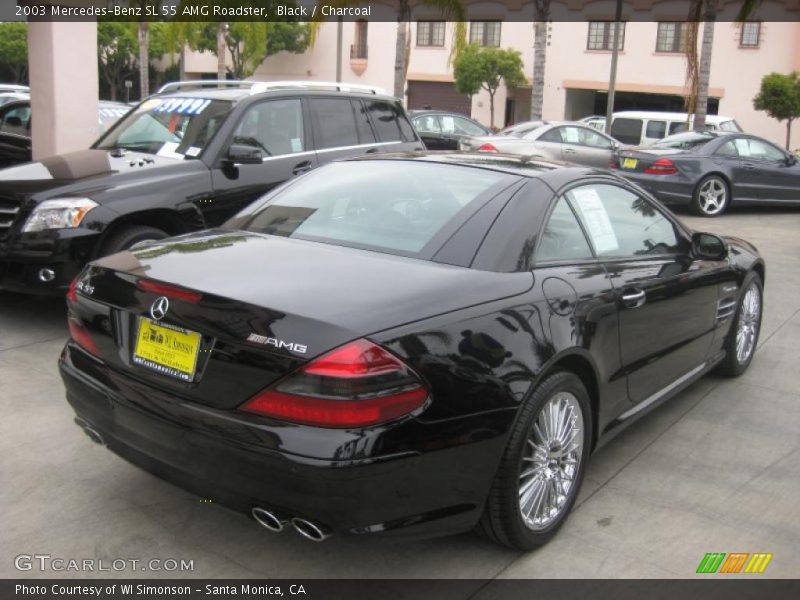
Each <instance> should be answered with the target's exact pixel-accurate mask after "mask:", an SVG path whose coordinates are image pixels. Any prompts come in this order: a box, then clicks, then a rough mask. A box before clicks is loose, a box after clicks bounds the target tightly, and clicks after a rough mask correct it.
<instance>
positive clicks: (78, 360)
mask: <svg viewBox="0 0 800 600" xmlns="http://www.w3.org/2000/svg"><path fill="white" fill-rule="evenodd" d="M90 364H91V366H87V365H90ZM59 367H60V372H61V376H62V379H63V381H64V384H65V386H66V393H67V400H68V401H69V403H70V404H71V405H72V407H73V408H74V410H75V412H76V414H77V415H78V416H79V417H80V418H82V419H83V420H85V421H86V422H87V423H88V425H89V426H90V427H91V428H92V429H94V430H95V431H97V432H98V433H99V434H100V435H101V436H102V438H103V441H104V443H105V444H106V446H107V447H108V448H109V449H110V450H112V451H113V452H115V453H116V454H118V455H119V456H121V457H122V458H125V459H126V460H128V461H129V462H131V463H133V464H135V465H137V466H139V467H141V468H143V469H145V470H147V471H149V472H151V473H153V474H155V475H157V476H159V477H161V478H163V479H165V480H167V481H170V482H172V483H174V484H176V485H178V486H180V487H182V488H184V489H187V490H189V491H190V492H193V493H195V494H197V495H199V496H201V497H203V498H210V499H212V500H213V501H214V502H216V503H218V504H222V505H225V506H228V507H230V508H233V509H236V510H239V511H243V512H249V511H250V509H251V508H253V507H255V506H260V507H263V508H266V509H269V510H272V511H275V512H278V513H281V514H283V515H286V516H288V517H293V516H297V517H303V518H306V519H310V520H313V521H316V522H318V523H321V524H322V525H324V526H326V527H327V528H329V529H330V530H331V531H332V532H333V533H337V534H348V535H363V534H381V535H391V536H402V537H405V538H410V539H414V538H423V537H430V536H435V535H446V534H451V533H458V532H462V531H466V530H469V529H471V528H472V527H473V526H474V525H475V523H476V522H477V521H478V519H479V518H480V514H481V511H482V507H483V503H484V501H485V498H486V495H487V493H488V489H489V486H490V484H491V481H492V478H493V476H494V469H495V468H496V464H497V460H499V457H500V455H501V453H502V450H503V447H504V444H505V437H504V436H498V437H495V438H491V439H487V440H481V441H474V442H470V443H464V444H461V445H458V446H452V447H449V448H445V449H441V450H433V451H429V452H405V453H398V454H394V455H380V456H372V457H370V458H358V459H350V460H342V459H341V458H337V457H336V456H335V455H336V454H339V455H342V454H343V455H345V456H349V455H352V451H351V449H348V448H345V447H342V448H339V449H338V450H337V451H335V452H333V454H334V456H329V457H313V458H312V457H308V456H303V455H300V454H294V453H289V452H284V451H276V450H275V449H274V448H268V447H266V446H265V445H263V444H260V443H258V442H257V441H256V442H253V440H258V439H259V437H263V435H264V433H265V431H267V430H268V429H269V427H268V426H267V425H264V424H259V425H254V424H252V423H247V422H246V421H243V422H242V423H237V426H238V427H239V428H238V431H239V432H240V433H241V431H242V427H241V426H245V427H246V426H250V427H253V428H256V427H257V428H258V429H259V431H258V433H257V434H255V435H253V436H251V437H250V439H248V437H247V436H246V435H236V436H235V438H234V437H232V436H229V435H226V433H228V432H229V431H231V427H230V421H231V420H237V415H236V413H235V412H233V411H222V410H217V409H211V408H208V407H198V406H196V405H192V404H191V403H188V402H185V401H182V400H180V399H177V398H175V397H172V396H169V395H167V394H164V393H162V392H159V391H158V390H155V389H152V388H150V387H145V386H144V385H143V384H140V383H139V382H137V381H135V380H133V379H131V378H130V377H128V376H126V375H123V374H120V373H116V372H113V371H111V370H109V369H108V368H107V367H105V366H104V365H102V364H100V363H98V362H97V361H94V360H93V359H92V358H90V357H89V356H88V355H86V354H85V353H84V352H83V351H82V350H80V349H79V348H77V347H76V346H74V344H72V343H71V342H69V343H67V345H66V347H65V348H64V351H63V352H62V356H61V359H60V361H59ZM90 374H91V375H90ZM215 424H216V426H215ZM274 429H275V436H276V437H280V435H281V432H280V428H274ZM316 431H317V435H320V436H325V437H327V438H328V441H330V437H331V436H336V435H338V432H337V430H316ZM326 445H327V444H326ZM313 447H315V445H314V443H313V440H309V448H313ZM316 447H318V446H316ZM369 453H370V449H363V451H362V452H359V453H357V455H358V454H361V455H363V454H369Z"/></svg>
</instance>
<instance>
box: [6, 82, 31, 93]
mask: <svg viewBox="0 0 800 600" xmlns="http://www.w3.org/2000/svg"><path fill="white" fill-rule="evenodd" d="M5 92H14V93H20V94H30V93H31V88H30V87H28V86H27V85H18V84H16V83H0V93H5Z"/></svg>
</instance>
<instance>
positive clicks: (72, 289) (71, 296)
mask: <svg viewBox="0 0 800 600" xmlns="http://www.w3.org/2000/svg"><path fill="white" fill-rule="evenodd" d="M80 277H81V276H80V275H77V276H76V277H75V279H73V280H72V281H70V282H69V287H68V288H67V302H77V301H78V280H79V279H80Z"/></svg>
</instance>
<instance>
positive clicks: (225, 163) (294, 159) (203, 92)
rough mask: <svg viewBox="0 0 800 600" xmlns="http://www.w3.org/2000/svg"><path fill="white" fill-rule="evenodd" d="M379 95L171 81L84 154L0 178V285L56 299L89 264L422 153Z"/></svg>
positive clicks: (402, 118) (362, 90)
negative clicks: (305, 187) (318, 182)
mask: <svg viewBox="0 0 800 600" xmlns="http://www.w3.org/2000/svg"><path fill="white" fill-rule="evenodd" d="M220 85H223V86H227V87H226V88H219V87H218V86H220ZM212 86H213V87H212ZM379 92H380V90H377V89H375V88H367V87H364V86H356V85H350V84H336V83H330V84H327V83H324V82H309V83H304V82H291V81H290V82H269V83H265V82H222V83H220V82H214V81H202V82H182V83H176V84H170V85H168V86H166V87H165V88H162V91H161V93H160V94H158V95H156V96H155V97H151V98H149V99H147V100H145V101H144V102H142V103H141V104H139V105H138V106H137V107H136V108H135V109H133V110H132V111H131V112H129V113H128V114H127V116H125V117H124V118H122V119H121V120H120V121H119V122H118V123H117V124H116V125H115V126H114V127H112V128H111V129H110V130H109V131H107V132H106V133H105V135H103V136H102V137H101V138H100V139H99V140H98V141H97V142H96V143H95V144H94V145H93V146H92V148H91V149H89V150H83V151H80V152H71V153H68V154H64V155H61V156H56V157H52V158H48V159H44V160H41V161H38V162H35V163H30V164H26V165H19V166H16V167H12V168H9V169H5V170H2V171H0V288H5V289H9V290H16V291H23V292H31V293H53V294H63V293H64V291H65V290H66V289H67V285H68V284H69V282H70V280H72V278H73V277H74V276H75V274H76V273H78V272H79V271H80V269H81V268H82V267H83V265H84V264H85V263H86V262H88V261H89V260H91V259H93V258H95V257H98V256H103V255H106V254H112V253H114V252H117V251H119V250H123V249H125V248H129V247H130V246H132V245H134V244H136V243H138V242H141V241H143V240H155V239H161V238H165V237H167V236H169V235H174V234H178V233H183V232H187V231H194V230H197V229H203V228H206V227H214V226H217V225H220V224H221V223H223V222H224V221H225V220H226V219H228V218H229V217H231V216H232V215H234V214H236V213H237V212H238V211H239V210H241V209H242V208H243V207H245V206H246V205H247V204H249V203H250V202H252V201H253V200H254V199H256V198H258V197H259V196H261V195H262V194H263V193H264V192H266V191H267V190H269V189H271V188H273V187H275V186H277V185H278V184H280V183H283V182H284V181H286V180H287V179H291V178H292V177H294V176H296V175H300V174H302V173H305V172H307V171H310V170H312V169H314V168H315V167H316V166H317V165H318V164H322V163H325V162H328V161H330V160H333V159H337V158H344V157H349V156H357V155H360V154H370V153H381V152H385V151H387V150H398V151H406V150H421V149H422V148H423V145H422V141H421V140H420V139H419V137H418V136H417V134H416V132H415V131H414V128H413V127H412V126H411V123H410V122H409V121H408V118H407V116H406V114H405V111H404V110H403V107H402V105H401V104H400V103H399V101H397V100H396V99H395V98H392V97H389V96H385V95H383V94H381V93H379Z"/></svg>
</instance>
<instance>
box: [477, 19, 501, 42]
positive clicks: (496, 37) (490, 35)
mask: <svg viewBox="0 0 800 600" xmlns="http://www.w3.org/2000/svg"><path fill="white" fill-rule="evenodd" d="M501 23H502V22H501V21H472V22H471V23H470V24H469V43H470V44H474V43H477V44H479V45H481V46H490V47H494V48H497V47H499V46H500V25H501Z"/></svg>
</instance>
